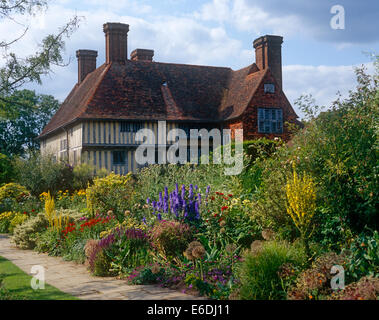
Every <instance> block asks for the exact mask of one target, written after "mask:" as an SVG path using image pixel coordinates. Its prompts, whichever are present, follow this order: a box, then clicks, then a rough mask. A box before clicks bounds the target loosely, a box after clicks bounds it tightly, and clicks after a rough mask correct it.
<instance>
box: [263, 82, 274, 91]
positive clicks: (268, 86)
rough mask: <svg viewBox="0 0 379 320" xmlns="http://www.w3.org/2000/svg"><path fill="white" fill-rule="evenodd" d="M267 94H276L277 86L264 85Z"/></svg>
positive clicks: (271, 84)
mask: <svg viewBox="0 0 379 320" xmlns="http://www.w3.org/2000/svg"><path fill="white" fill-rule="evenodd" d="M264 90H265V93H275V85H274V84H273V83H265V84H264Z"/></svg>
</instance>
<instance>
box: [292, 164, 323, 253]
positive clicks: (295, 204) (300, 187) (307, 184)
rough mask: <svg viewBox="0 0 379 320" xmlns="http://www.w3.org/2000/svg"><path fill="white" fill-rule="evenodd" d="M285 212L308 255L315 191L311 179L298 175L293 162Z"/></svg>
mask: <svg viewBox="0 0 379 320" xmlns="http://www.w3.org/2000/svg"><path fill="white" fill-rule="evenodd" d="M286 195H287V213H288V214H289V216H290V217H291V218H292V221H293V222H294V224H295V226H296V228H297V229H298V230H299V231H300V235H301V237H302V239H303V241H304V244H305V249H306V251H307V254H308V256H309V243H308V240H309V238H310V236H311V235H312V232H313V229H312V219H313V216H314V214H315V211H316V191H315V184H314V182H313V179H312V178H311V177H310V176H309V175H307V174H304V175H303V177H301V178H300V177H299V176H298V174H297V172H296V165H295V162H294V163H293V173H292V178H291V179H290V180H289V181H288V182H287V184H286Z"/></svg>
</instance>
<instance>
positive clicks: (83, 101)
mask: <svg viewBox="0 0 379 320" xmlns="http://www.w3.org/2000/svg"><path fill="white" fill-rule="evenodd" d="M107 70H108V66H107V65H105V64H103V65H102V66H101V67H99V68H97V69H96V70H95V71H93V72H92V73H90V74H88V75H87V77H86V78H85V79H84V81H83V82H82V83H80V84H76V85H75V86H74V88H73V89H72V90H71V92H70V94H69V95H68V96H67V98H66V99H65V101H64V102H63V103H62V105H61V107H60V108H59V109H58V111H57V112H56V113H55V114H54V116H53V117H52V118H51V120H50V122H49V123H48V124H47V125H46V126H45V128H44V129H43V131H42V133H41V135H40V137H41V136H44V135H47V134H49V133H51V132H53V131H55V130H57V129H59V128H61V127H62V126H64V125H67V124H69V123H70V122H73V121H75V120H76V119H78V118H80V117H81V115H82V114H83V113H84V112H85V111H86V106H87V104H88V102H89V101H90V100H91V98H92V97H93V95H94V93H95V91H96V89H97V86H98V85H99V83H100V82H101V81H102V79H103V76H104V75H105V73H106V71H107Z"/></svg>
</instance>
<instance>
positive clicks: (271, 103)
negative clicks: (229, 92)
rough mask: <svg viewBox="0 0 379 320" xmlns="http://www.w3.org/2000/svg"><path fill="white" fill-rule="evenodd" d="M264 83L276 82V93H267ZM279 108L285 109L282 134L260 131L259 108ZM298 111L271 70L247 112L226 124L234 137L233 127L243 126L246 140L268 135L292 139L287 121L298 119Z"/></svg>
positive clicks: (269, 136) (291, 121)
mask: <svg viewBox="0 0 379 320" xmlns="http://www.w3.org/2000/svg"><path fill="white" fill-rule="evenodd" d="M264 83H275V93H265V92H264ZM270 107H272V108H278V107H280V108H281V109H282V110H283V133H282V134H277V133H276V134H264V133H258V108H270ZM296 117H297V115H296V113H295V112H294V111H293V109H292V107H291V105H290V103H289V102H288V100H287V98H286V97H285V95H284V94H283V92H282V91H281V90H279V88H278V85H277V82H276V81H275V79H274V77H273V76H272V75H271V73H270V72H268V73H267V75H266V77H265V78H264V79H263V81H262V83H261V84H260V86H259V87H258V89H257V91H256V92H255V94H254V97H253V99H252V100H251V101H250V104H249V106H248V107H247V108H246V110H245V112H244V113H243V114H242V116H241V117H239V118H238V119H235V120H233V121H230V122H228V123H227V124H226V127H227V128H229V129H231V130H232V138H233V139H234V132H233V129H241V128H243V130H244V131H243V134H244V137H243V138H244V140H252V139H258V138H262V137H266V138H269V139H273V138H275V137H280V138H282V139H283V140H284V141H288V140H289V139H290V134H289V132H288V130H287V127H286V125H285V122H290V123H293V122H295V120H296Z"/></svg>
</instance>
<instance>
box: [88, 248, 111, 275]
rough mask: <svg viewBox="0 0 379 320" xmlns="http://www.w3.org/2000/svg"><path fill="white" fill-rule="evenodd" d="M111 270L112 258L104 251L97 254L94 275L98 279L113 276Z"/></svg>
mask: <svg viewBox="0 0 379 320" xmlns="http://www.w3.org/2000/svg"><path fill="white" fill-rule="evenodd" d="M110 269H111V260H110V258H109V257H108V256H107V255H106V254H105V253H104V250H100V251H99V252H98V253H97V254H96V258H95V261H94V268H93V272H92V273H93V275H94V276H98V277H106V276H109V275H112V272H110V271H109V270H110Z"/></svg>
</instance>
